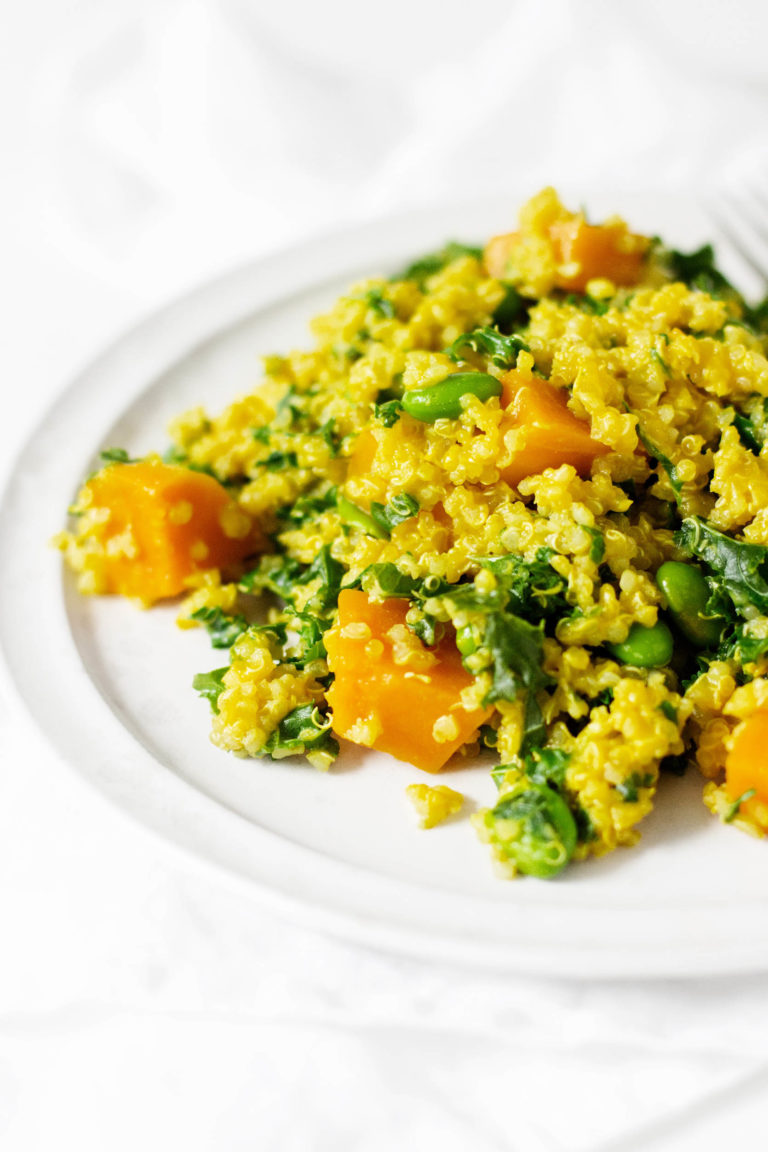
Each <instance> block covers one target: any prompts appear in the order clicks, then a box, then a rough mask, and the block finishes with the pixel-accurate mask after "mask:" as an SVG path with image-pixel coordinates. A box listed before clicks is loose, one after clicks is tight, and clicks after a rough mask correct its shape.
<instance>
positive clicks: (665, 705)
mask: <svg viewBox="0 0 768 1152" xmlns="http://www.w3.org/2000/svg"><path fill="white" fill-rule="evenodd" d="M659 711H660V712H662V713H663V714H664V715H665V716H666V718H667V720H670V721H671V722H672V723H673V724H677V708H675V706H674V704H673V703H672V702H671V701H670V700H662V702H661V704H659Z"/></svg>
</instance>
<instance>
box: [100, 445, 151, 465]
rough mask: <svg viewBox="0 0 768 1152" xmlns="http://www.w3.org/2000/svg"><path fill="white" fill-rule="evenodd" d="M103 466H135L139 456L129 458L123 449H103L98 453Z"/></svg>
mask: <svg viewBox="0 0 768 1152" xmlns="http://www.w3.org/2000/svg"><path fill="white" fill-rule="evenodd" d="M99 456H100V457H101V460H102V462H103V463H104V464H135V463H136V462H137V461H138V460H140V459H141V457H140V456H130V455H129V454H128V452H127V451H126V450H125V448H104V449H103V451H101V452H100V453H99Z"/></svg>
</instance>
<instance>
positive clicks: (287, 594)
mask: <svg viewBox="0 0 768 1152" xmlns="http://www.w3.org/2000/svg"><path fill="white" fill-rule="evenodd" d="M343 576H344V565H343V564H341V563H339V561H338V560H334V558H333V557H332V556H331V547H330V544H324V545H323V547H322V548H321V549H320V551H319V552H318V554H317V556H316V557H315V559H314V560H313V561H312V563H311V564H309V565H307V564H301V563H299V561H298V560H294V559H292V558H291V557H290V556H285V555H282V556H276V555H267V556H262V557H261V559H260V560H259V563H258V564H257V566H256V567H255V568H254V569H253V570H252V571H251V572H248V573H246V574H245V576H243V577H242V579H241V580H240V583H239V584H238V588H239V589H240V591H241V592H259V591H262V590H266V591H267V592H273V593H274V594H275V595H276V596H279V597H280V598H281V599H282V600H284V601H285V602H286V603H287V604H292V603H293V598H294V595H295V590H296V588H297V586H300V585H302V584H309V583H311V582H312V581H313V580H316V579H319V581H320V584H319V586H318V588H317V590H316V591H315V593H314V595H313V596H312V598H311V600H310V601H309V603H308V605H307V608H309V609H310V610H311V611H313V612H317V613H318V614H322V613H323V612H327V611H328V610H329V609H331V608H334V607H335V606H336V601H337V600H338V598H339V591H340V590H341V581H342V577H343Z"/></svg>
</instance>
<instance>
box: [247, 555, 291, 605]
mask: <svg viewBox="0 0 768 1152" xmlns="http://www.w3.org/2000/svg"><path fill="white" fill-rule="evenodd" d="M306 568H307V566H306V565H305V564H300V563H299V561H298V560H293V559H292V558H291V557H290V556H274V555H273V556H262V557H261V559H260V560H259V563H258V564H257V566H256V567H255V568H254V569H253V570H252V571H251V572H247V573H246V574H245V576H243V577H242V579H241V580H240V583H239V584H238V587H239V588H240V590H241V591H243V592H258V591H260V590H262V589H265V590H266V591H268V592H274V593H275V595H276V596H280V597H282V599H283V600H290V599H291V596H292V595H293V589H294V587H295V585H296V584H298V583H299V580H300V578H301V577H302V575H303V574H304V572H305V571H306Z"/></svg>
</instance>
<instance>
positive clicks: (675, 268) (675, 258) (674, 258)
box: [660, 244, 736, 296]
mask: <svg viewBox="0 0 768 1152" xmlns="http://www.w3.org/2000/svg"><path fill="white" fill-rule="evenodd" d="M660 254H661V260H662V264H663V265H664V267H665V268H666V270H667V272H668V273H669V275H670V276H671V277H672V278H673V279H674V280H682V281H683V283H684V284H687V285H688V287H689V288H696V289H698V290H699V291H700V292H708V293H709V295H710V296H723V295H733V294H736V290H735V288H734V287H733V285H732V284H731V282H730V280H728V279H727V278H726V277H725V276H724V275H723V273H722V272H721V271H720V269H719V268H718V267H717V266H716V264H715V251H714V248H713V247H712V245H711V244H704V245H702V247H701V248H697V249H696V250H695V251H694V252H688V253H685V252H679V251H677V249H675V248H666V249H662V250H661V253H660Z"/></svg>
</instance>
